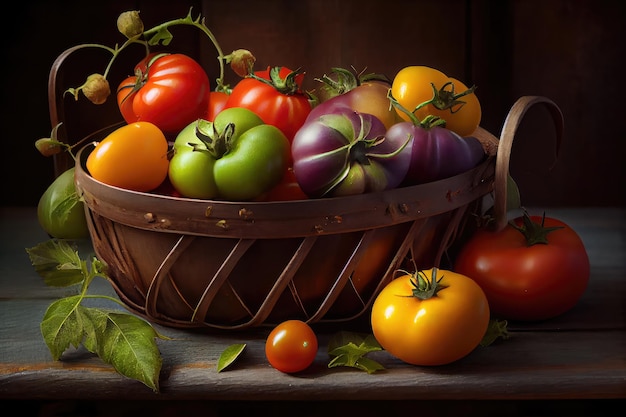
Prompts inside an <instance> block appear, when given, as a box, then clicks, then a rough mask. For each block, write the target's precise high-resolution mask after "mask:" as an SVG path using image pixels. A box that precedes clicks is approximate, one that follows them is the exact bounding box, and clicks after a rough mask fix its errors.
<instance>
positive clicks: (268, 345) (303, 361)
mask: <svg viewBox="0 0 626 417" xmlns="http://www.w3.org/2000/svg"><path fill="white" fill-rule="evenodd" d="M317 346H318V345H317V336H316V335H315V332H314V331H313V329H312V328H311V326H309V325H308V324H306V323H305V322H303V321H301V320H287V321H284V322H282V323H280V324H278V325H277V326H276V327H274V329H272V331H271V332H270V334H269V336H268V337H267V340H266V342H265V356H266V357H267V360H268V361H269V363H270V365H272V367H274V368H275V369H277V370H279V371H281V372H284V373H295V372H300V371H303V370H305V369H306V368H308V367H309V366H311V364H312V363H313V361H314V360H315V356H316V355H317Z"/></svg>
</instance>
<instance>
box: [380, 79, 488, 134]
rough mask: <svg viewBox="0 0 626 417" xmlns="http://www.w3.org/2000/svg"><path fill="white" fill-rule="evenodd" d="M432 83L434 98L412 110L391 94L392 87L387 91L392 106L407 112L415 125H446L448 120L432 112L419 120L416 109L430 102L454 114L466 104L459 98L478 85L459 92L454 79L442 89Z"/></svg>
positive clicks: (427, 127)
mask: <svg viewBox="0 0 626 417" xmlns="http://www.w3.org/2000/svg"><path fill="white" fill-rule="evenodd" d="M430 85H431V86H432V88H433V96H432V98H431V99H430V100H426V101H425V102H423V103H420V104H418V105H417V106H415V108H414V109H412V110H409V109H407V108H406V107H404V106H402V105H401V104H400V103H399V102H398V100H396V99H395V98H394V97H393V95H392V94H391V89H389V92H388V93H387V97H388V98H389V100H390V101H391V104H392V106H394V107H395V108H397V109H398V110H400V111H402V112H403V113H404V114H406V115H407V116H408V117H409V119H410V120H411V122H413V124H414V125H415V126H420V127H422V128H424V129H431V128H433V127H435V126H442V127H445V126H446V120H445V119H442V118H441V117H438V116H434V115H432V114H429V115H428V116H426V117H425V118H424V119H423V120H419V119H418V118H417V116H415V112H416V111H418V110H419V109H421V108H422V107H425V106H428V105H429V104H430V105H432V106H433V107H435V108H436V109H439V110H450V113H451V114H454V113H456V112H458V111H459V110H461V108H462V107H463V106H464V105H465V101H463V100H459V99H460V98H461V97H464V96H466V95H468V94H472V93H474V91H475V90H476V86H472V87H470V88H468V89H467V90H465V91H462V92H460V93H457V92H456V91H455V90H454V83H453V82H452V81H448V82H447V83H445V84H444V85H443V86H442V87H441V88H440V89H437V87H436V86H435V84H433V83H430ZM448 88H449V89H448Z"/></svg>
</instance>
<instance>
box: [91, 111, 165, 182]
mask: <svg viewBox="0 0 626 417" xmlns="http://www.w3.org/2000/svg"><path fill="white" fill-rule="evenodd" d="M167 152H168V142H167V139H166V138H165V135H164V134H163V132H162V131H161V130H160V129H159V128H158V127H157V126H155V125H154V124H152V123H150V122H135V123H131V124H128V125H125V126H122V127H120V128H118V129H116V130H115V131H113V132H111V133H110V134H109V135H108V136H107V137H106V138H104V139H103V140H102V141H101V142H99V143H98V144H97V145H96V147H95V148H94V150H93V151H92V152H91V153H90V154H89V156H88V157H87V170H88V171H89V174H90V175H91V176H92V177H93V178H95V179H96V180H98V181H101V182H103V183H105V184H109V185H113V186H116V187H120V188H125V189H128V190H134V191H152V190H154V189H156V188H157V187H158V186H159V185H161V183H162V182H163V181H164V180H165V179H166V177H167V171H168V167H169V160H168V156H167Z"/></svg>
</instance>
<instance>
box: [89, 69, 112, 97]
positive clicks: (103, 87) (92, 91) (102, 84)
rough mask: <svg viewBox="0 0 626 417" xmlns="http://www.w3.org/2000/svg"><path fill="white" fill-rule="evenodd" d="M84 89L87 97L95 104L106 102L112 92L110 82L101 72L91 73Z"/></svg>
mask: <svg viewBox="0 0 626 417" xmlns="http://www.w3.org/2000/svg"><path fill="white" fill-rule="evenodd" d="M82 90H83V94H85V97H87V98H88V99H89V101H91V102H92V103H93V104H102V103H104V102H105V101H106V100H107V97H109V95H110V94H111V87H109V82H108V81H107V79H106V78H104V76H103V75H101V74H91V75H90V76H89V77H87V82H85V85H84V86H83V88H82Z"/></svg>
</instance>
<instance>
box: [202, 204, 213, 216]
mask: <svg viewBox="0 0 626 417" xmlns="http://www.w3.org/2000/svg"><path fill="white" fill-rule="evenodd" d="M212 211H213V206H208V207H207V208H206V210H204V217H211V212H212Z"/></svg>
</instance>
